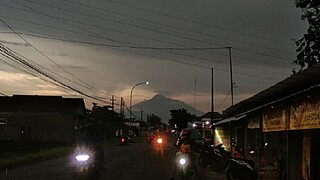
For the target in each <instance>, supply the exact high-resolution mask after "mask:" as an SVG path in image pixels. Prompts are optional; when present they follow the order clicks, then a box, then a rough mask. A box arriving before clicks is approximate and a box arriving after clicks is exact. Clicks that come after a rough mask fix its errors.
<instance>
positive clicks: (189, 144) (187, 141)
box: [169, 129, 200, 180]
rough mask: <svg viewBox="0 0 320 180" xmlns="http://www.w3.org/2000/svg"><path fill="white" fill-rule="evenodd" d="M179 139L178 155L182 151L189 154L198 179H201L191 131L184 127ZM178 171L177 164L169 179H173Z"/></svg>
mask: <svg viewBox="0 0 320 180" xmlns="http://www.w3.org/2000/svg"><path fill="white" fill-rule="evenodd" d="M180 135H181V136H180V137H179V139H178V140H177V144H176V146H177V152H176V157H178V156H179V154H181V153H186V154H189V157H190V161H191V166H192V169H193V170H194V172H195V173H196V175H197V177H198V179H200V176H199V172H198V169H197V166H196V163H195V160H194V158H195V155H194V147H195V141H194V140H192V139H191V138H190V132H189V131H188V130H186V129H183V130H182V132H181V134H180ZM176 172H177V164H175V166H174V169H173V175H172V176H171V177H170V178H169V180H173V179H174V177H175V175H176Z"/></svg>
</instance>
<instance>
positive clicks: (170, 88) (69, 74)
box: [0, 0, 308, 112]
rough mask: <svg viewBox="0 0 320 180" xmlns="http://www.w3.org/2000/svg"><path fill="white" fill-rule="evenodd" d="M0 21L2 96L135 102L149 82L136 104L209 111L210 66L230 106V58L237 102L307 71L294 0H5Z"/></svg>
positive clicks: (220, 99) (219, 98)
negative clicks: (166, 102)
mask: <svg viewBox="0 0 320 180" xmlns="http://www.w3.org/2000/svg"><path fill="white" fill-rule="evenodd" d="M0 19H1V22H0V45H1V49H0V52H1V53H0V84H1V86H0V93H1V94H2V95H9V96H11V95H13V94H28V95H59V96H64V97H82V98H84V99H85V102H86V106H87V108H88V109H90V108H91V107H92V103H93V102H95V103H97V104H98V105H101V106H103V105H109V104H110V103H111V100H110V99H111V97H112V95H114V97H115V99H116V101H115V103H116V106H118V105H119V104H120V99H121V97H122V98H123V99H124V101H125V104H126V106H127V107H128V106H129V101H130V93H131V90H132V88H133V87H134V86H135V85H136V84H138V83H141V82H146V81H148V82H149V84H148V85H145V84H141V85H139V86H137V87H135V89H134V91H133V98H132V104H136V103H139V102H141V101H144V100H147V99H150V98H152V97H153V96H154V95H156V94H162V95H165V96H166V97H169V98H172V99H177V100H180V101H184V102H185V103H187V104H189V105H190V106H193V107H196V108H197V109H199V110H200V111H203V112H208V111H210V110H211V86H212V85H211V83H212V76H211V74H212V72H211V68H213V73H214V78H213V82H214V85H213V87H214V88H213V89H214V108H215V111H218V112H222V111H223V110H224V109H226V108H228V107H229V106H230V105H231V91H230V90H231V80H230V74H231V73H230V57H231V62H232V76H233V82H234V88H233V93H234V96H233V98H234V99H233V100H234V104H236V103H238V102H240V101H242V100H244V99H247V98H249V97H251V96H253V95H254V94H256V93H258V92H260V91H262V90H264V89H266V88H268V87H270V86H272V85H274V84H276V83H277V82H279V81H281V80H283V79H285V78H286V77H288V76H290V75H291V71H292V69H293V68H299V67H297V66H295V65H294V64H293V63H292V62H293V60H294V59H295V57H296V52H295V50H296V46H295V43H294V39H299V38H301V37H302V36H303V34H304V33H305V32H306V30H307V27H308V24H307V22H305V21H303V20H301V10H300V9H297V8H296V7H295V4H294V0H285V1H277V0H268V1H263V0H237V1H233V0H161V1H160V0H1V1H0ZM226 47H231V54H229V51H228V49H227V48H226ZM8 53H9V55H8ZM10 53H11V54H10ZM230 55H231V56H230ZM30 67H33V70H31V69H30ZM50 78H51V79H50ZM52 79H54V81H53V80H52Z"/></svg>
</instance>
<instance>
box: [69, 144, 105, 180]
mask: <svg viewBox="0 0 320 180" xmlns="http://www.w3.org/2000/svg"><path fill="white" fill-rule="evenodd" d="M103 161H104V154H103V148H102V146H99V145H93V144H92V145H88V144H81V145H77V147H76V148H75V150H74V152H73V154H72V165H73V178H74V179H92V180H94V179H98V178H99V177H100V171H101V170H102V168H103Z"/></svg>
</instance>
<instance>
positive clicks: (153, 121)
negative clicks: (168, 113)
mask: <svg viewBox="0 0 320 180" xmlns="http://www.w3.org/2000/svg"><path fill="white" fill-rule="evenodd" d="M147 118H148V120H147V124H148V126H154V127H160V124H161V118H160V117H158V116H156V115H154V114H151V115H150V116H148V117H147Z"/></svg>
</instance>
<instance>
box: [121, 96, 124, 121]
mask: <svg viewBox="0 0 320 180" xmlns="http://www.w3.org/2000/svg"><path fill="white" fill-rule="evenodd" d="M120 116H121V118H124V101H123V98H122V97H121V101H120Z"/></svg>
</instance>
